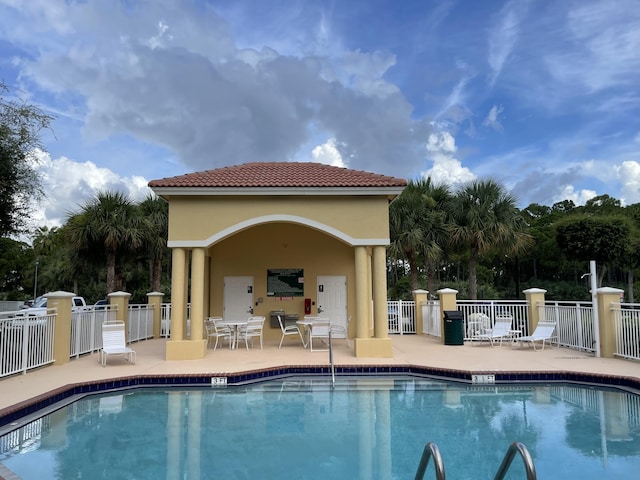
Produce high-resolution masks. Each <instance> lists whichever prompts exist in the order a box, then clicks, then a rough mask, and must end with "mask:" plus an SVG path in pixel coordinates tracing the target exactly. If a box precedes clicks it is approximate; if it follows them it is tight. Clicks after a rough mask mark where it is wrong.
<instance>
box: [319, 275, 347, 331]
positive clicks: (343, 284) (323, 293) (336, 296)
mask: <svg viewBox="0 0 640 480" xmlns="http://www.w3.org/2000/svg"><path fill="white" fill-rule="evenodd" d="M317 305H318V316H321V317H325V316H326V317H328V318H329V320H330V321H331V323H332V324H334V325H339V326H342V327H344V328H345V329H346V328H347V277H345V276H344V275H319V276H318V303H317Z"/></svg>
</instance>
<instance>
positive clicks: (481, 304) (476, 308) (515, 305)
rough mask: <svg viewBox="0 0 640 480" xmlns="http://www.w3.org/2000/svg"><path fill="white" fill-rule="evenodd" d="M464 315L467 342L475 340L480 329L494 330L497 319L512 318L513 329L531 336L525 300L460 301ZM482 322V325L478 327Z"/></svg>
mask: <svg viewBox="0 0 640 480" xmlns="http://www.w3.org/2000/svg"><path fill="white" fill-rule="evenodd" d="M457 305H458V310H459V311H461V312H462V313H463V319H464V336H465V340H470V339H471V338H473V337H474V336H475V335H474V332H476V331H478V330H479V329H480V330H482V329H487V328H493V325H494V324H495V322H496V318H501V317H511V319H512V324H511V326H512V328H513V329H514V330H520V332H521V333H522V335H528V334H529V326H528V325H529V322H528V314H527V302H526V301H523V300H458V301H457ZM478 322H482V325H480V326H479V325H478Z"/></svg>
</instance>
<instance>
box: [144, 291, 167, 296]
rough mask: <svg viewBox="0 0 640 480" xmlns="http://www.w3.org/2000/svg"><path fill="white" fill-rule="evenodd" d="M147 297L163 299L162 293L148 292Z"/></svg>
mask: <svg viewBox="0 0 640 480" xmlns="http://www.w3.org/2000/svg"><path fill="white" fill-rule="evenodd" d="M147 297H164V293H162V292H149V293H147Z"/></svg>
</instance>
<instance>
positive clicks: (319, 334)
mask: <svg viewBox="0 0 640 480" xmlns="http://www.w3.org/2000/svg"><path fill="white" fill-rule="evenodd" d="M330 327H331V323H330V322H329V319H328V318H321V319H318V320H314V321H313V323H312V324H311V326H310V328H309V348H310V349H311V351H312V352H313V351H314V348H313V339H314V338H316V339H320V340H324V343H325V344H326V345H327V348H316V349H315V351H316V352H326V351H328V350H329V328H330Z"/></svg>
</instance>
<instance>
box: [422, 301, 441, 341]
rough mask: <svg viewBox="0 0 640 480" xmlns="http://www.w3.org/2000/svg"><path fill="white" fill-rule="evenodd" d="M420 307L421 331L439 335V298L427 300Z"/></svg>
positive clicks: (435, 335)
mask: <svg viewBox="0 0 640 480" xmlns="http://www.w3.org/2000/svg"><path fill="white" fill-rule="evenodd" d="M420 307H421V308H422V333H424V334H426V335H432V336H434V337H441V336H442V326H441V325H442V324H441V322H440V300H429V301H427V302H424V303H423V304H422V305H421V306H420Z"/></svg>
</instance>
